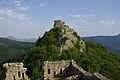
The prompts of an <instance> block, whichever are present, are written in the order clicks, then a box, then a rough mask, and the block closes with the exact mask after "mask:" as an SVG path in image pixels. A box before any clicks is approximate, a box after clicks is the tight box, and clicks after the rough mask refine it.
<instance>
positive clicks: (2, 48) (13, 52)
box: [0, 38, 35, 63]
mask: <svg viewBox="0 0 120 80" xmlns="http://www.w3.org/2000/svg"><path fill="white" fill-rule="evenodd" d="M34 45H35V43H29V42H19V41H14V40H10V39H6V38H0V63H1V62H4V61H6V60H11V59H14V58H19V57H20V56H22V55H23V54H25V52H26V51H27V50H28V49H30V48H31V47H32V46H34Z"/></svg>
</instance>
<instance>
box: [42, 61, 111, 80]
mask: <svg viewBox="0 0 120 80" xmlns="http://www.w3.org/2000/svg"><path fill="white" fill-rule="evenodd" d="M43 69H44V80H57V78H64V79H65V80H110V79H108V78H106V77H104V76H102V75H101V74H98V73H95V74H90V73H88V72H86V71H85V70H84V69H82V68H81V67H79V66H78V65H77V64H76V62H75V61H74V60H66V61H64V60H62V61H54V62H49V61H45V62H44V65H43Z"/></svg>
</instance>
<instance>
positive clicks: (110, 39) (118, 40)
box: [83, 34, 120, 57]
mask: <svg viewBox="0 0 120 80" xmlns="http://www.w3.org/2000/svg"><path fill="white" fill-rule="evenodd" d="M83 39H84V40H86V41H95V42H97V43H100V44H103V45H104V46H105V48H107V49H108V50H109V51H111V52H113V53H115V54H116V55H117V56H119V57H120V34H119V35H117V36H94V37H84V38H83Z"/></svg>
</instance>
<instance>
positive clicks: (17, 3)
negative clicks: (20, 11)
mask: <svg viewBox="0 0 120 80" xmlns="http://www.w3.org/2000/svg"><path fill="white" fill-rule="evenodd" d="M13 3H14V4H15V6H21V2H20V1H19V0H14V1H13Z"/></svg>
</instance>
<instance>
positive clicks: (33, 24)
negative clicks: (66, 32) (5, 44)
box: [0, 0, 120, 38]
mask: <svg viewBox="0 0 120 80" xmlns="http://www.w3.org/2000/svg"><path fill="white" fill-rule="evenodd" d="M119 4H120V0H0V37H6V36H15V37H17V38H38V37H39V36H42V35H43V34H44V32H45V31H48V30H49V29H50V28H52V27H53V22H54V20H56V19H61V20H63V21H65V23H66V24H67V25H69V26H70V27H71V28H73V29H74V30H75V31H76V32H78V34H79V35H80V36H82V37H83V36H96V35H108V36H109V35H117V34H120V5H119Z"/></svg>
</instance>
